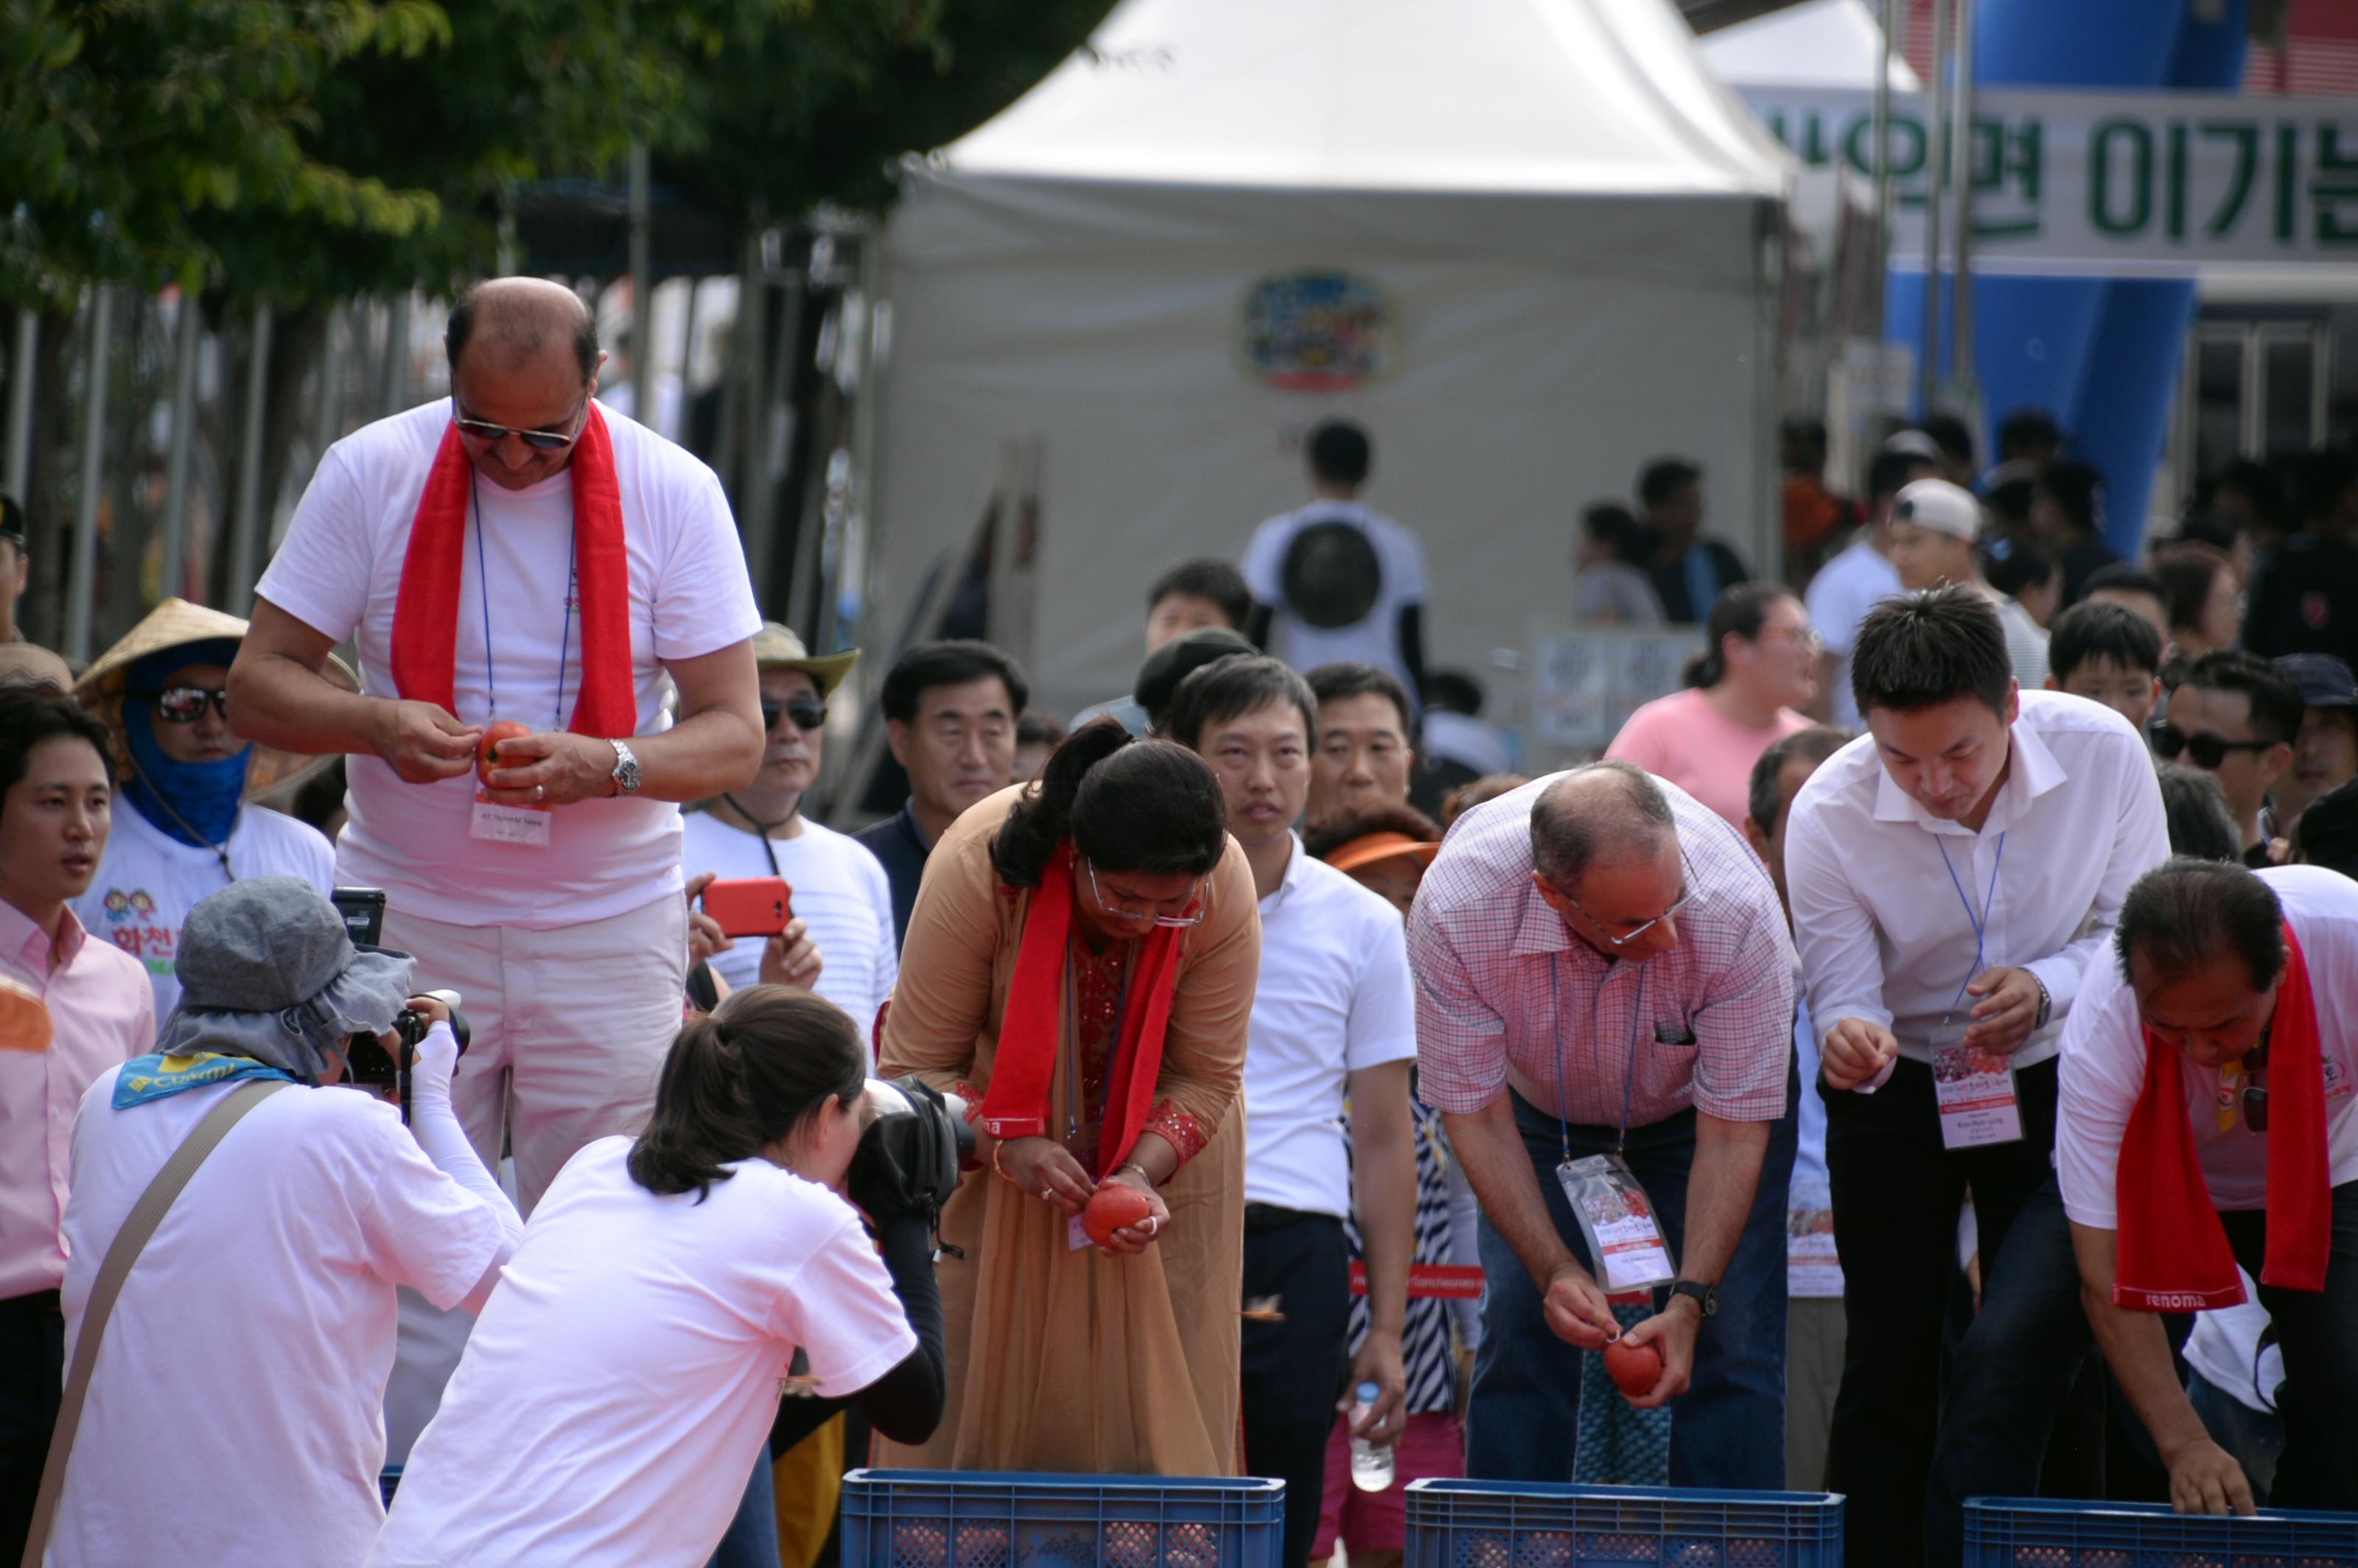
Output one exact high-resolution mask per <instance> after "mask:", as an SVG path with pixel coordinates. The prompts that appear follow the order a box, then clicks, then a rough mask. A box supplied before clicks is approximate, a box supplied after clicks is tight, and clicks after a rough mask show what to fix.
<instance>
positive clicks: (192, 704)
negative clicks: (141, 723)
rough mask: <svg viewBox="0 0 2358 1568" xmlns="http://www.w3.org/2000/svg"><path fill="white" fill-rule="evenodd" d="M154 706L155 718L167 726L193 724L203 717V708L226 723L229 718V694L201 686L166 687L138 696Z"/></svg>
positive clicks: (223, 690)
mask: <svg viewBox="0 0 2358 1568" xmlns="http://www.w3.org/2000/svg"><path fill="white" fill-rule="evenodd" d="M138 695H139V696H141V697H146V698H147V700H148V701H150V702H152V703H154V704H155V705H156V712H157V717H159V718H161V719H163V720H164V722H165V723H167V724H194V723H196V722H197V721H198V720H199V719H202V718H203V717H204V716H205V708H206V706H207V705H208V704H211V708H212V710H213V711H214V712H215V713H218V714H220V715H221V717H222V719H223V720H224V721H226V720H227V719H228V718H229V693H228V691H227V690H225V689H215V688H210V687H201V686H168V687H163V688H162V689H161V690H159V691H143V692H140V693H139V694H138Z"/></svg>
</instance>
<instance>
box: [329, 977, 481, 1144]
mask: <svg viewBox="0 0 2358 1568" xmlns="http://www.w3.org/2000/svg"><path fill="white" fill-rule="evenodd" d="M425 994H426V995H427V996H429V997H431V998H433V999H434V1000H436V1001H438V1002H440V1003H441V1004H442V1005H443V1006H444V1007H447V1008H449V1010H450V1033H452V1034H455V1035H457V1036H458V1038H459V1054H460V1055H461V1056H463V1055H465V1054H467V1036H468V1029H467V1017H466V1014H464V1013H462V1012H460V1011H459V993H458V992H457V991H427V992H426V993H425ZM433 1027H434V1021H433V1020H432V1019H430V1018H428V1017H427V1015H426V1014H424V1013H422V1012H420V1011H417V1010H416V1008H411V1007H405V1008H403V1009H402V1010H401V1011H400V1012H398V1013H396V1014H395V1016H394V1020H393V1029H392V1031H391V1033H392V1034H393V1037H394V1049H393V1050H391V1051H388V1050H386V1049H385V1048H384V1042H383V1041H381V1040H379V1039H378V1038H377V1037H376V1036H375V1035H373V1034H352V1035H348V1036H346V1038H345V1040H344V1062H345V1064H346V1067H347V1071H346V1073H345V1081H346V1082H347V1083H350V1084H351V1085H352V1087H355V1088H362V1089H366V1090H368V1092H369V1093H371V1094H373V1095H375V1096H376V1097H377V1098H380V1099H387V1100H392V1101H394V1102H395V1103H396V1104H398V1105H399V1106H400V1107H401V1119H402V1120H404V1121H407V1120H408V1119H409V1067H410V1064H411V1063H412V1062H413V1061H415V1060H416V1056H417V1047H418V1045H419V1044H421V1043H422V1042H423V1041H424V1040H425V1038H426V1032H427V1030H429V1029H431V1028H433Z"/></svg>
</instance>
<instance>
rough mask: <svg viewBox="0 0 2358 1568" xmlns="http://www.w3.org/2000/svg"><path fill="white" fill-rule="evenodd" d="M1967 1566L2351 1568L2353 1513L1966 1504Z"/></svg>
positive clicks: (1992, 1501) (2354, 1559) (2356, 1527)
mask: <svg viewBox="0 0 2358 1568" xmlns="http://www.w3.org/2000/svg"><path fill="white" fill-rule="evenodd" d="M1965 1568H2358V1514H2341V1513H2333V1514H2328V1513H2266V1512H2264V1513H2262V1514H2260V1515H2259V1516H2258V1517H2257V1518H2255V1519H2219V1518H2213V1517H2211V1516H2208V1515H2202V1514H2175V1513H2172V1512H2170V1511H2169V1509H2168V1508H2167V1507H2166V1506H2164V1505H2162V1504H2160V1503H2076V1502H2062V1501H2056V1502H2050V1501H2048V1500H2046V1499H2044V1498H1972V1499H1971V1500H1969V1501H1968V1502H1967V1503H1966V1504H1965Z"/></svg>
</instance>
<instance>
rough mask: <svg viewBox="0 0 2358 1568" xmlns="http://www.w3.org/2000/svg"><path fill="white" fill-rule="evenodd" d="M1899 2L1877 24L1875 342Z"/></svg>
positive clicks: (1885, 259)
mask: <svg viewBox="0 0 2358 1568" xmlns="http://www.w3.org/2000/svg"><path fill="white" fill-rule="evenodd" d="M1898 4H1899V0H1883V6H1882V10H1881V11H1880V12H1879V13H1878V15H1877V23H1878V24H1879V25H1880V26H1881V27H1882V29H1883V54H1882V59H1881V61H1880V63H1879V65H1878V66H1877V70H1876V72H1875V133H1874V134H1875V151H1874V158H1875V307H1876V313H1875V341H1877V342H1878V343H1880V342H1882V341H1884V339H1885V338H1887V337H1888V336H1889V335H1890V334H1889V327H1888V321H1887V318H1886V316H1885V314H1884V311H1883V296H1884V292H1885V290H1887V289H1888V288H1889V287H1891V37H1892V29H1893V28H1894V27H1896V26H1897V25H1898V16H1897V12H1898Z"/></svg>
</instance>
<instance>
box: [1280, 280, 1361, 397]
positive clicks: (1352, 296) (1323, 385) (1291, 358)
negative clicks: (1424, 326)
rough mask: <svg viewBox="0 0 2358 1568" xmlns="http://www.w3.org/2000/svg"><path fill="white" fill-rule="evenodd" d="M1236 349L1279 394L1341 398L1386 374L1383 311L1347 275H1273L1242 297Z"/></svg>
mask: <svg viewBox="0 0 2358 1568" xmlns="http://www.w3.org/2000/svg"><path fill="white" fill-rule="evenodd" d="M1244 350H1245V359H1246V361H1247V362H1249V363H1250V364H1251V366H1252V369H1253V373H1254V374H1256V375H1258V376H1260V378H1261V380H1263V381H1265V382H1267V383H1268V384H1270V385H1271V386H1274V387H1276V388H1278V389H1279V390H1281V391H1284V392H1341V391H1346V390H1347V389H1349V388H1351V387H1354V386H1357V385H1358V384H1360V383H1362V382H1364V381H1368V380H1370V379H1372V378H1374V377H1376V376H1379V375H1381V374H1382V373H1384V371H1385V370H1386V369H1387V368H1389V365H1390V358H1391V322H1390V306H1388V305H1387V304H1386V303H1385V300H1384V297H1383V295H1382V294H1381V293H1380V292H1379V290H1378V289H1377V287H1376V286H1375V285H1374V284H1371V283H1369V282H1368V281H1367V280H1366V279H1365V278H1359V277H1353V276H1351V275H1350V274H1348V273H1342V272H1290V273H1281V274H1279V275H1278V276H1275V277H1265V278H1262V279H1261V280H1260V282H1259V283H1256V284H1254V285H1253V287H1252V289H1251V291H1250V292H1249V293H1248V294H1247V295H1246V296H1245V309H1244Z"/></svg>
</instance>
